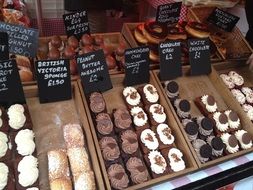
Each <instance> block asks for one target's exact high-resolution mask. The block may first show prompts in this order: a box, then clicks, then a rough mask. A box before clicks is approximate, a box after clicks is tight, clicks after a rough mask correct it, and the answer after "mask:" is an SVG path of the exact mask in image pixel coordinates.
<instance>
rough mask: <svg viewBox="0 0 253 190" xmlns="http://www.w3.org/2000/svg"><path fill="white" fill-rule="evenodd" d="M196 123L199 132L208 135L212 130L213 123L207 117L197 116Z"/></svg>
mask: <svg viewBox="0 0 253 190" xmlns="http://www.w3.org/2000/svg"><path fill="white" fill-rule="evenodd" d="M197 123H198V125H199V133H200V134H202V135H204V136H208V135H210V134H211V133H212V132H213V127H214V124H213V122H212V120H211V119H209V118H208V117H203V116H199V117H197Z"/></svg>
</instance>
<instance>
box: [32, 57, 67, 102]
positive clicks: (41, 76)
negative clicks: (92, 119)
mask: <svg viewBox="0 0 253 190" xmlns="http://www.w3.org/2000/svg"><path fill="white" fill-rule="evenodd" d="M35 65H36V74H37V81H38V88H39V99H40V103H48V102H56V101H63V100H69V99H71V98H72V93H71V92H72V91H71V81H70V67H69V60H67V59H60V60H41V61H36V64H35Z"/></svg>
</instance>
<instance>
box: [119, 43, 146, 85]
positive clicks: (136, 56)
mask: <svg viewBox="0 0 253 190" xmlns="http://www.w3.org/2000/svg"><path fill="white" fill-rule="evenodd" d="M149 64H150V60H149V48H148V47H147V46H144V47H138V48H132V49H127V50H126V51H125V79H124V84H125V86H132V85H137V84H143V83H148V82H149Z"/></svg>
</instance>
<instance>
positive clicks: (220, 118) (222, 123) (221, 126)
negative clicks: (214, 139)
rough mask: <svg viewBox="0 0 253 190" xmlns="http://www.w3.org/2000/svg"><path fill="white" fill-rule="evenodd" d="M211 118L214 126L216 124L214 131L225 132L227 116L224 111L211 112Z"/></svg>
mask: <svg viewBox="0 0 253 190" xmlns="http://www.w3.org/2000/svg"><path fill="white" fill-rule="evenodd" d="M213 119H214V121H215V124H216V125H215V126H216V129H217V130H216V133H217V134H219V133H225V132H227V131H228V129H229V124H228V117H227V115H226V114H225V113H223V112H215V113H214V114H213Z"/></svg>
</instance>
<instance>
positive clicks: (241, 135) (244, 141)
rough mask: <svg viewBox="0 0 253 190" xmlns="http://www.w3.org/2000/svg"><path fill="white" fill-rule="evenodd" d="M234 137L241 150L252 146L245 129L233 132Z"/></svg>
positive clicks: (250, 138)
mask: <svg viewBox="0 0 253 190" xmlns="http://www.w3.org/2000/svg"><path fill="white" fill-rule="evenodd" d="M235 137H236V138H237V140H238V141H239V143H240V147H241V149H242V150H246V149H249V148H251V147H252V137H251V135H250V134H249V133H248V132H247V131H245V130H243V129H242V130H238V131H236V132H235Z"/></svg>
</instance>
